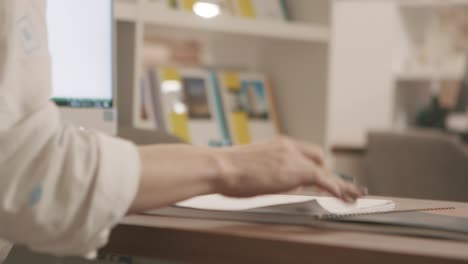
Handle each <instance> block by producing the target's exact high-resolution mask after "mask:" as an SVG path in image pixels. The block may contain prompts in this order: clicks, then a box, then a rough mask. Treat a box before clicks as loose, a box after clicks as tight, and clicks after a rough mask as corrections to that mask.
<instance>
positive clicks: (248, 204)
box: [176, 194, 395, 214]
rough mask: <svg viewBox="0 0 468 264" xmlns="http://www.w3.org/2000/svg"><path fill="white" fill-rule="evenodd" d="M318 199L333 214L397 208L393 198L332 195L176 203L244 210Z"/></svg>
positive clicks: (201, 199)
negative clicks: (344, 198) (352, 198)
mask: <svg viewBox="0 0 468 264" xmlns="http://www.w3.org/2000/svg"><path fill="white" fill-rule="evenodd" d="M312 200H317V202H318V203H319V204H320V206H321V207H322V208H323V209H325V210H327V211H328V212H330V213H331V214H356V213H374V212H375V213H376V212H387V211H391V210H394V209H395V203H394V202H393V201H391V200H378V199H359V200H358V201H357V202H356V203H355V204H345V203H343V202H341V201H340V200H338V199H335V198H331V197H316V196H303V195H262V196H257V197H253V198H230V197H225V196H222V195H219V194H212V195H204V196H197V197H194V198H191V199H188V200H185V201H182V202H180V203H177V204H176V205H177V206H179V207H186V208H192V209H203V210H219V211H243V210H250V209H255V208H259V207H265V206H274V205H284V204H292V203H301V202H307V201H312Z"/></svg>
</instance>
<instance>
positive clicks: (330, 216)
mask: <svg viewBox="0 0 468 264" xmlns="http://www.w3.org/2000/svg"><path fill="white" fill-rule="evenodd" d="M454 209H455V207H437V208H425V209H410V210H393V211H385V212H369V213H355V214H324V215H320V216H319V217H318V218H319V219H320V220H333V219H340V218H346V217H352V216H364V215H376V214H391V213H408V212H429V211H445V210H454Z"/></svg>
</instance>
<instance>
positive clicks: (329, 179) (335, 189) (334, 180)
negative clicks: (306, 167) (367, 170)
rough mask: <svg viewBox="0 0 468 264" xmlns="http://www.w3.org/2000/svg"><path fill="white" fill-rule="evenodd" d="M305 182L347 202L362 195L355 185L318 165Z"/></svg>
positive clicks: (353, 200) (351, 201)
mask: <svg viewBox="0 0 468 264" xmlns="http://www.w3.org/2000/svg"><path fill="white" fill-rule="evenodd" d="M305 184H307V185H314V186H316V187H317V188H319V189H321V190H322V191H325V192H327V193H329V194H331V195H333V196H335V197H337V198H339V199H341V200H343V201H344V202H347V203H353V202H355V201H356V199H358V198H360V197H362V196H363V195H364V192H363V191H362V190H360V189H359V188H357V187H356V186H355V185H353V184H350V183H347V182H345V181H343V180H342V179H340V178H338V177H337V176H335V175H333V174H332V173H330V172H328V171H327V170H326V169H322V168H320V167H316V168H315V169H314V170H313V175H309V177H308V178H307V179H306V183H305Z"/></svg>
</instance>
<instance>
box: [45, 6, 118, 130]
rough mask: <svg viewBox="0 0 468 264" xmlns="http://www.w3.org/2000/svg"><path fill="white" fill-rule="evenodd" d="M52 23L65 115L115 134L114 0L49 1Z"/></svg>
mask: <svg viewBox="0 0 468 264" xmlns="http://www.w3.org/2000/svg"><path fill="white" fill-rule="evenodd" d="M47 26H48V33H49V50H50V54H51V62H52V88H53V95H52V96H53V98H52V99H53V100H54V101H55V102H56V103H57V105H59V106H60V112H61V114H62V118H63V119H64V120H67V121H71V122H72V123H75V124H77V125H81V126H83V127H88V128H91V129H97V130H100V131H103V132H105V133H108V134H115V133H116V130H117V118H116V111H115V109H114V81H113V80H114V79H113V78H114V77H113V76H114V74H113V73H114V65H113V11H112V0H47Z"/></svg>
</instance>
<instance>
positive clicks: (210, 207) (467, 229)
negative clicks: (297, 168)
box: [146, 195, 468, 241]
mask: <svg viewBox="0 0 468 264" xmlns="http://www.w3.org/2000/svg"><path fill="white" fill-rule="evenodd" d="M395 208H396V206H395V203H394V202H393V201H391V200H381V199H359V200H358V201H357V202H356V203H355V204H345V203H342V202H341V201H339V200H337V199H335V198H331V197H316V196H300V195H267V196H259V197H254V198H244V199H237V198H229V197H224V196H221V195H206V196H199V197H195V198H192V199H189V200H186V201H182V202H180V203H177V204H175V205H174V206H171V207H167V208H162V209H158V210H154V211H149V212H147V213H146V214H150V215H160V216H169V217H182V218H199V219H214V220H223V221H242V222H254V223H268V224H281V225H301V226H310V227H320V228H331V229H338V230H351V231H360V232H373V233H385V234H393V235H405V236H417V237H430V238H438V239H452V240H461V241H468V218H461V217H451V216H444V215H435V214H431V213H430V212H431V211H441V210H452V209H454V208H419V209H414V210H405V211H401V210H395Z"/></svg>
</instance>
